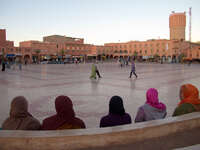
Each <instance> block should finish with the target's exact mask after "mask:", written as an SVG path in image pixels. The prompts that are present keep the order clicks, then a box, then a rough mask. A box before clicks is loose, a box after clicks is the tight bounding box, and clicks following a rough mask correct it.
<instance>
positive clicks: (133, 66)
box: [129, 60, 138, 78]
mask: <svg viewBox="0 0 200 150" xmlns="http://www.w3.org/2000/svg"><path fill="white" fill-rule="evenodd" d="M132 74H134V75H135V77H136V78H137V77H138V76H137V74H136V73H135V62H134V60H133V61H132V63H131V72H130V76H129V78H131V76H132Z"/></svg>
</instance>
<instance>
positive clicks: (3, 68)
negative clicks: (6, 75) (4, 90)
mask: <svg viewBox="0 0 200 150" xmlns="http://www.w3.org/2000/svg"><path fill="white" fill-rule="evenodd" d="M5 69H6V62H5V60H3V61H2V70H1V71H5Z"/></svg>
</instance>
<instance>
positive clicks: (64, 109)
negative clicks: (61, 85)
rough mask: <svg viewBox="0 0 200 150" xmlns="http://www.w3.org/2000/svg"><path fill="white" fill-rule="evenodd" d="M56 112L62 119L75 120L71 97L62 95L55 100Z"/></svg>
mask: <svg viewBox="0 0 200 150" xmlns="http://www.w3.org/2000/svg"><path fill="white" fill-rule="evenodd" d="M55 107H56V112H57V114H58V116H59V117H61V118H63V117H64V118H66V117H67V118H73V117H74V116H75V113H74V109H73V104H72V101H71V99H70V98H69V97H67V96H64V95H61V96H58V97H57V98H56V100H55Z"/></svg>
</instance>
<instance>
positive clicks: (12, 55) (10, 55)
mask: <svg viewBox="0 0 200 150" xmlns="http://www.w3.org/2000/svg"><path fill="white" fill-rule="evenodd" d="M6 57H15V54H6Z"/></svg>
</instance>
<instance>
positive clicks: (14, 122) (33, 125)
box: [2, 96, 41, 130]
mask: <svg viewBox="0 0 200 150" xmlns="http://www.w3.org/2000/svg"><path fill="white" fill-rule="evenodd" d="M40 127H41V125H40V122H39V121H38V120H37V119H35V118H34V117H33V116H32V115H31V114H30V113H29V112H28V102H27V100H26V99H25V97H23V96H18V97H15V98H14V99H13V100H12V102H11V109H10V117H9V118H7V119H6V120H5V121H4V122H3V125H2V129H3V130H39V129H40Z"/></svg>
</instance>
